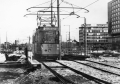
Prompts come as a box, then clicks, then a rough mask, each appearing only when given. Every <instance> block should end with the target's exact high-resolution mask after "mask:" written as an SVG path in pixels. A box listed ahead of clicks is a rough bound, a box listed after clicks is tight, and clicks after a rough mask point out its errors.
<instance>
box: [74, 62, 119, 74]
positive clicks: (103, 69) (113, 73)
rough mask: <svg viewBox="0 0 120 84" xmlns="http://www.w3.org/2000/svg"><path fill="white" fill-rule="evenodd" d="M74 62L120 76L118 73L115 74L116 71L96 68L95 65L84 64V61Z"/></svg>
mask: <svg viewBox="0 0 120 84" xmlns="http://www.w3.org/2000/svg"><path fill="white" fill-rule="evenodd" d="M74 62H76V63H79V64H82V65H85V66H88V67H91V68H93V69H96V70H99V71H102V72H106V73H109V74H113V75H116V76H120V74H117V73H114V72H111V71H107V70H104V69H101V68H97V67H95V66H92V65H90V64H85V63H82V62H78V61H74Z"/></svg>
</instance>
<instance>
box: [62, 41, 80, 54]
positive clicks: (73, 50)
mask: <svg viewBox="0 0 120 84" xmlns="http://www.w3.org/2000/svg"><path fill="white" fill-rule="evenodd" d="M61 51H62V52H63V53H64V54H66V55H68V54H74V55H78V54H79V53H80V50H79V42H75V41H72V42H69V41H67V42H61Z"/></svg>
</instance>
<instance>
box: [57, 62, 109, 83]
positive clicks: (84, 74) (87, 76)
mask: <svg viewBox="0 0 120 84" xmlns="http://www.w3.org/2000/svg"><path fill="white" fill-rule="evenodd" d="M56 62H57V63H59V64H61V65H62V66H64V67H67V68H68V69H70V70H71V71H73V72H75V73H77V74H79V75H82V76H83V77H85V78H87V79H89V80H91V81H94V82H96V83H98V84H111V83H110V82H107V81H105V80H102V79H99V78H97V77H94V76H91V75H88V74H86V73H84V72H81V71H78V70H76V69H73V68H72V67H69V66H67V65H65V64H63V63H61V62H58V61H56Z"/></svg>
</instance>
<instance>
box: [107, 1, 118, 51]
mask: <svg viewBox="0 0 120 84" xmlns="http://www.w3.org/2000/svg"><path fill="white" fill-rule="evenodd" d="M108 32H109V34H110V35H111V37H112V49H114V50H116V49H120V44H119V42H120V0H112V1H110V2H109V3H108Z"/></svg>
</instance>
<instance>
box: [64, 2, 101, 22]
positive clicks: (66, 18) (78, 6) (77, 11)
mask: <svg viewBox="0 0 120 84" xmlns="http://www.w3.org/2000/svg"><path fill="white" fill-rule="evenodd" d="M97 1H99V0H96V1H94V2H92V3H91V4H89V5H87V6H85V7H83V8H87V7H88V6H91V5H92V4H94V3H96V2H97ZM73 5H74V4H73ZM74 6H77V5H74ZM77 7H79V6H77ZM81 10H82V9H80V10H78V11H76V12H75V13H77V12H79V11H81ZM68 17H70V15H69V16H67V17H65V18H63V20H64V19H67V18H68Z"/></svg>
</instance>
